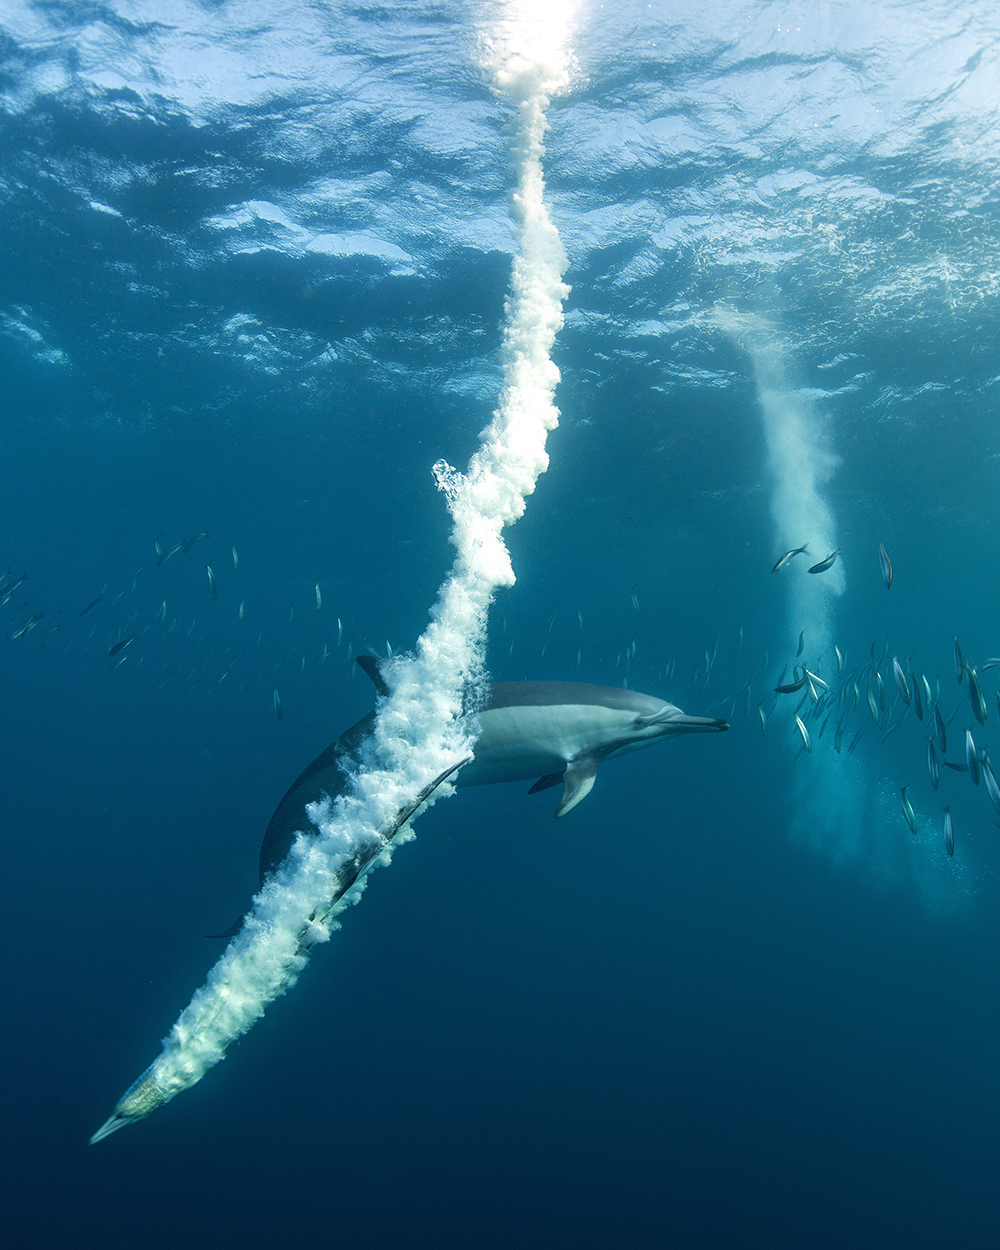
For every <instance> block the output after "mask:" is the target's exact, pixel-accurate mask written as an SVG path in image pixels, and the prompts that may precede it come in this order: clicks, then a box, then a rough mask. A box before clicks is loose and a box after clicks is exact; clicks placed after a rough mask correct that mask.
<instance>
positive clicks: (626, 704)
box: [215, 655, 729, 937]
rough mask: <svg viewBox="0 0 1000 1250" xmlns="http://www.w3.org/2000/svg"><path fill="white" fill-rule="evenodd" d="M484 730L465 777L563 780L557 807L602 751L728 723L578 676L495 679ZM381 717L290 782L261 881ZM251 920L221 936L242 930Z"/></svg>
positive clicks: (618, 751) (566, 806)
mask: <svg viewBox="0 0 1000 1250" xmlns="http://www.w3.org/2000/svg"><path fill="white" fill-rule="evenodd" d="M357 663H358V665H359V666H360V667H361V668H362V669H363V670H364V671H365V672H366V673H367V674H368V676H369V677H370V678H371V680H372V682H373V683H374V685H375V689H376V691H377V692H378V694H379V695H382V696H384V695H388V693H389V688H388V686H387V685H386V683H385V679H384V678H383V676H382V673H381V672H380V670H379V661H378V659H377V657H375V656H371V655H360V656H358V657H357ZM476 715H477V717H478V720H479V737H478V739H477V740H476V744H475V748H474V750H475V755H474V757H473V759H472V760H471V761H470V762H469V763H467V764H465V765H464V767H463V768H462V769H461V771H460V772H459V773H458V777H457V779H456V785H458V786H460V787H461V786H484V785H491V784H493V783H494V782H499V781H528V780H531V779H533V778H537V780H536V781H535V784H534V785H533V786H532V787H531V789H530V790H529V791H528V793H529V794H536V793H538V791H540V790H548V789H549V788H550V787H551V786H557V785H560V784H561V785H562V795H561V797H560V799H559V802H558V804H557V805H556V810H555V814H556V816H565V815H566V813H567V812H570V811H572V810H573V808H574V807H576V805H577V804H578V803H579V802H580V800H581V799H585V798H586V797H587V795H588V794H589V793H590V791H591V789H592V788H593V785H594V780H595V778H596V776H597V766H598V764H600V763H601V762H602V760H607V759H612V758H613V757H615V756H618V755H626V754H628V752H630V751H639V750H641V749H642V748H643V747H648V746H652V744H653V743H654V742H663V741H665V740H666V739H667V738H675V737H677V736H678V735H679V734H687V733H721V732H723V731H724V730H726V729H728V728H729V724H728V722H727V721H724V720H717V719H715V718H714V717H711V716H687V715H685V713H684V712H682V711H681V709H680V708H679V707H675V706H674V705H673V704H672V703H667V702H665V701H664V700H663V699H657V698H655V697H654V696H653V695H649V694H640V693H639V692H638V691H636V690H624V689H619V688H618V687H617V686H589V685H585V684H582V683H578V682H558V681H522V682H493V683H492V684H491V685H489V686H488V687H487V689H486V697H485V699H484V702H483V706H482V708H481V709H480V710H479V711H478V712H477V713H476ZM374 724H375V709H373V710H372V711H371V712H369V713H368V715H367V716H365V717H363V718H362V719H361V720H359V721H358V723H357V724H356V725H352V726H351V728H350V729H348V730H346V732H344V733H342V734H341V735H340V737H339V738H338V739H337V740H336V742H332V743H331V744H330V745H329V746H328V747H327V748H326V750H325V751H322V752H321V753H320V754H319V755H317V756H316V758H315V759H314V760H313V762H312V763H311V764H310V765H309V766H308V768H306V769H305V770H304V771H303V772H302V773H300V774H299V776H298V777H296V779H295V780H294V781H293V782H292V784H291V786H289V788H288V790H287V792H286V793H285V796H284V798H283V799H282V800H281V802H280V803H279V804H278V806H277V808H276V809H275V812H274V815H273V816H272V817H271V819H270V822H269V823H268V826H267V830H266V831H265V833H264V840H263V842H262V843H261V848H260V863H259V869H260V882H261V885H263V884H264V880H265V878H266V877H267V876H268V874H270V873H273V872H275V871H276V870H277V868H278V867H279V865H280V864H281V862H282V861H283V860H284V859H285V857H286V856H287V854H288V852H289V851H290V850H291V848H292V844H293V843H294V841H295V837H296V835H297V834H298V833H299V832H300V831H301V832H306V833H308V832H310V829H309V822H308V818H307V817H306V814H305V808H306V804H308V803H316V802H319V801H320V800H321V799H322V798H323V797H324V796H328V797H329V798H331V799H335V798H336V797H337V795H339V794H341V793H342V792H343V791H344V789H345V788H346V782H347V779H346V772H345V769H346V768H347V767H349V766H350V765H351V763H352V762H353V763H358V762H360V758H361V752H362V749H363V747H364V744H365V742H366V741H367V739H368V738H370V737H371V734H372V729H373V727H374ZM242 923H243V921H242V919H240V920H239V921H237V922H236V924H235V925H234V926H231V927H230V928H229V929H227V930H226V932H225V933H222V934H217V935H215V936H218V937H231V936H232V935H233V934H235V933H237V932H238V931H239V928H240V925H241V924H242Z"/></svg>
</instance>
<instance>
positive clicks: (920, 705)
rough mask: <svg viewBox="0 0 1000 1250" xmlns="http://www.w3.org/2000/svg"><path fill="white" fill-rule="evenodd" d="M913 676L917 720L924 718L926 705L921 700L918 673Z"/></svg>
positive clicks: (914, 705)
mask: <svg viewBox="0 0 1000 1250" xmlns="http://www.w3.org/2000/svg"><path fill="white" fill-rule="evenodd" d="M912 676H913V710H914V711H915V712H916V714H917V720H923V719H924V705H923V703H922V702H921V700H920V682H918V681H917V678H916V674H912Z"/></svg>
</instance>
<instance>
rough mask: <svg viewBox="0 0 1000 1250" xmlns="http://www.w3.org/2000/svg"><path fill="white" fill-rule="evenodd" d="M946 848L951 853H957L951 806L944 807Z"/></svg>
mask: <svg viewBox="0 0 1000 1250" xmlns="http://www.w3.org/2000/svg"><path fill="white" fill-rule="evenodd" d="M944 849H945V850H946V851H947V852H948V854H949V855H954V854H955V827H954V825H952V823H951V808H950V807H946V808H945V809H944Z"/></svg>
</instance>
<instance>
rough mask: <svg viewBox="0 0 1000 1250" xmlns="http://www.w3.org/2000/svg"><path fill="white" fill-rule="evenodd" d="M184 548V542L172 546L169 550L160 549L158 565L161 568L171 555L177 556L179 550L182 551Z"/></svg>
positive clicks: (157, 559)
mask: <svg viewBox="0 0 1000 1250" xmlns="http://www.w3.org/2000/svg"><path fill="white" fill-rule="evenodd" d="M183 549H184V544H183V543H178V544H177V546H176V547H171V548H170V550H169V551H160V552H159V555H158V556H157V557H156V567H157V568H159V567H160V565H161V564H165V563H166V562H167V560H169V559H170V557H171V556H175V555H176V554H177V553H178V551H182V550H183ZM157 550H159V548H157Z"/></svg>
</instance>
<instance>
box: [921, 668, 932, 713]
mask: <svg viewBox="0 0 1000 1250" xmlns="http://www.w3.org/2000/svg"><path fill="white" fill-rule="evenodd" d="M920 684H921V686H923V688H924V707H928V708H929V707H930V705H931V704H932V703H933V702H934V700H933V699H932V698H931V683H930V682H929V681H928V680H927V678H926V677H925V676H924V674H923V673H921V674H920Z"/></svg>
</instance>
